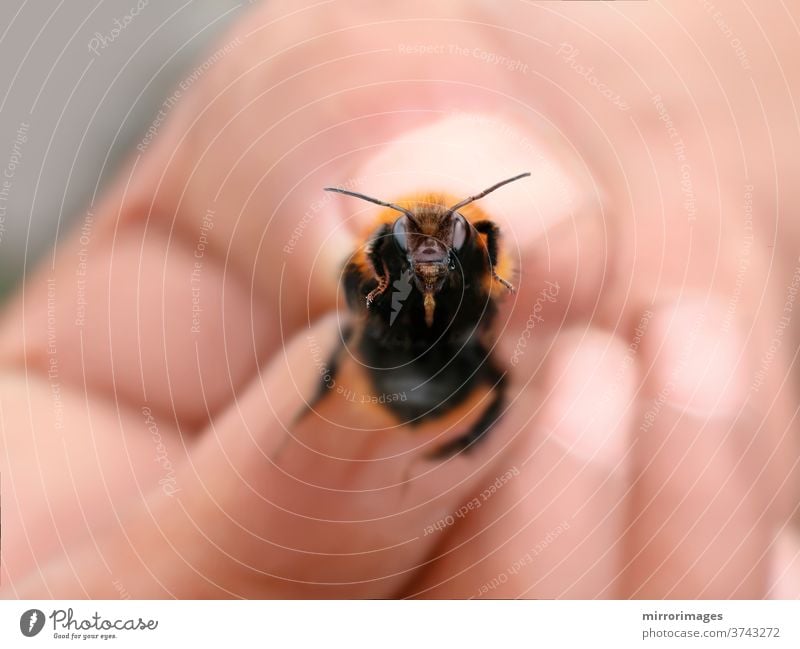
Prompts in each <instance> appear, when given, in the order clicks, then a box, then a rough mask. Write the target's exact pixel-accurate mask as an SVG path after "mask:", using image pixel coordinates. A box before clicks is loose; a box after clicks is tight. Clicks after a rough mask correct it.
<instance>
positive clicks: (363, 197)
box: [322, 187, 416, 223]
mask: <svg viewBox="0 0 800 649" xmlns="http://www.w3.org/2000/svg"><path fill="white" fill-rule="evenodd" d="M322 189H323V191H326V192H337V193H339V194H345V195H346V196H355V197H356V198H360V199H361V200H364V201H369V202H370V203H375V205H382V206H383V207H390V208H392V209H393V210H397V211H398V212H402V213H403V214H405V215H406V216H407V217H408V218H410V219H411V220H412V221H414V222H415V223H416V219H415V218H414V214H413V213H412V212H411V210H407V209H406V208H405V207H400V206H399V205H395V204H394V203H387V202H386V201H382V200H380V199H377V198H372V196H367V195H366V194H359V193H358V192H351V191H350V190H349V189H342V188H340V187H323V188H322Z"/></svg>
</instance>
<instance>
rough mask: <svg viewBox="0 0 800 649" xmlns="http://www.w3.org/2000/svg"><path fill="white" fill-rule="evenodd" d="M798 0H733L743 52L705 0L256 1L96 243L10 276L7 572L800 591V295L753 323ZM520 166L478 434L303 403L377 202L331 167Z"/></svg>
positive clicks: (772, 305)
mask: <svg viewBox="0 0 800 649" xmlns="http://www.w3.org/2000/svg"><path fill="white" fill-rule="evenodd" d="M782 11H786V8H784V7H782V6H781V8H780V9H776V10H775V11H774V12H772V13H768V12H766V10H765V9H764V8H762V7H755V6H754V7H748V8H746V10H745V9H744V8H742V9H740V8H735V7H730V8H726V9H725V19H726V21H727V24H728V25H729V26H730V27H731V29H733V30H735V33H737V34H739V35H740V38H742V39H744V38H745V34H746V35H747V43H746V45H745V47H746V49H747V53H748V55H749V57H750V58H749V61H750V64H751V66H752V68H753V70H755V72H748V71H745V70H743V69H742V65H741V63H740V61H739V60H738V59H737V58H736V57H735V55H734V54H732V48H731V44H730V42H729V41H728V40H726V39H725V36H724V35H723V34H721V32H720V28H719V26H718V24H717V23H715V22H714V20H712V19H711V17H710V16H709V14H708V13H707V12H706V11H704V10H703V8H702V6H701V5H699V4H697V3H688V2H687V3H683V4H678V5H675V6H673V3H670V7H669V8H666V7H663V6H661V5H660V4H658V3H627V4H624V5H621V6H615V7H613V8H611V7H609V6H607V5H602V4H601V3H589V4H585V3H560V4H558V5H554V4H550V3H547V4H545V5H528V4H523V3H518V4H513V5H511V6H508V7H504V8H503V11H502V12H500V11H499V9H493V8H492V6H491V5H490V4H489V3H486V4H481V3H475V4H471V5H469V6H468V7H465V6H464V5H462V4H459V5H456V4H454V3H453V4H451V3H447V2H445V3H435V5H434V6H429V4H423V3H414V2H412V3H402V4H397V5H396V6H393V7H391V8H390V9H386V8H379V7H378V6H377V5H375V3H363V4H362V3H358V2H349V3H328V4H322V5H320V6H316V5H314V6H312V5H309V6H308V7H301V6H299V5H297V4H295V3H293V4H292V5H291V8H290V7H289V6H288V5H287V6H281V5H280V4H278V3H269V6H264V7H257V8H254V9H253V10H252V11H251V12H250V13H249V14H247V15H246V16H245V17H244V18H242V19H241V21H240V22H239V23H238V24H237V25H236V26H235V27H234V28H233V30H232V32H230V33H229V34H228V35H226V36H225V37H223V39H222V40H221V41H220V42H221V44H224V43H227V42H230V41H232V40H233V39H234V38H236V37H237V36H238V37H239V38H240V42H239V43H238V44H237V45H236V47H235V48H234V49H233V50H232V51H231V53H229V54H228V55H226V56H225V57H223V58H222V59H220V60H219V61H218V62H217V63H215V65H214V66H213V67H211V68H209V69H208V71H207V72H206V73H205V74H204V76H203V77H202V79H201V80H199V81H198V82H197V83H196V84H195V85H194V86H193V87H192V90H191V91H190V92H187V93H186V94H185V95H184V96H183V97H182V99H181V102H180V104H179V105H178V106H176V107H175V108H174V109H172V113H171V114H170V118H169V122H168V123H167V124H166V125H165V126H164V127H163V130H162V131H161V132H160V133H159V134H158V137H157V138H156V139H155V140H154V142H153V143H152V144H151V145H150V147H149V148H148V149H147V152H146V153H145V154H144V155H141V156H138V155H137V156H135V157H132V158H131V159H130V160H129V162H128V164H127V165H126V166H125V167H124V168H123V169H122V170H120V172H119V174H118V176H117V177H116V180H115V181H114V182H113V183H112V184H111V185H110V186H109V187H108V189H107V191H106V193H105V194H104V196H103V198H102V200H101V201H100V202H98V204H97V205H95V206H93V207H92V211H91V221H90V222H89V221H86V223H88V224H89V226H90V230H91V233H90V241H89V243H88V246H87V245H86V242H85V241H83V242H82V241H81V233H80V232H79V231H78V230H76V231H74V232H73V233H72V234H71V235H70V236H67V237H66V238H65V239H64V240H63V241H61V242H59V244H58V246H57V248H56V250H55V251H54V256H53V259H52V260H53V263H52V264H51V263H50V260H47V261H46V262H44V263H43V264H42V266H41V268H40V269H39V270H38V272H36V273H34V274H32V275H31V276H30V277H29V279H28V280H27V282H26V283H25V285H24V287H23V288H22V289H21V290H20V292H19V294H18V295H17V296H16V297H15V299H13V300H12V301H11V302H10V304H9V305H8V306H7V307H6V309H5V311H4V314H3V318H2V322H1V323H0V327H1V328H2V329H1V330H0V367H1V368H2V376H1V377H0V381H2V389H0V431H1V432H2V434H1V435H0V480H2V485H1V486H2V493H3V496H4V500H3V508H2V517H3V518H2V529H3V534H2V537H3V554H2V564H0V565H1V567H2V574H0V577H1V578H2V579H1V580H0V583H2V586H0V593H2V594H3V595H4V596H5V597H35V598H39V597H65V598H72V597H93V598H114V597H118V596H125V595H129V596H131V597H143V598H149V597H397V596H407V597H408V596H424V597H577V598H594V597H615V598H626V597H636V598H661V597H680V598H694V597H710V598H727V597H742V598H761V597H796V596H798V595H800V557H798V550H799V549H800V544H798V541H797V532H796V531H795V527H794V522H793V519H794V518H796V513H797V512H796V510H797V502H798V500H797V494H798V485H797V458H798V448H797V435H796V432H797V426H796V419H795V416H796V412H797V401H798V400H797V394H798V392H797V385H796V373H795V372H794V370H793V367H792V366H793V362H794V357H795V353H796V350H797V317H798V316H797V315H796V314H794V316H793V317H790V319H789V323H788V325H787V327H786V329H785V331H784V330H783V329H781V330H780V331H781V334H780V336H781V342H780V344H779V347H778V348H777V349H774V350H773V351H770V344H771V342H770V341H772V340H773V339H774V338H775V336H776V331H777V330H778V329H777V328H778V326H779V324H780V322H781V320H780V319H781V317H782V316H784V315H786V313H785V312H784V311H785V303H786V300H787V290H788V287H790V286H791V285H792V281H793V280H792V277H793V272H794V269H795V268H796V267H797V265H798V259H797V244H798V242H800V225H798V223H799V222H798V221H797V219H791V218H789V217H788V216H787V215H791V214H794V213H796V212H797V210H798V208H800V200H799V199H800V195H798V190H797V183H796V178H797V176H798V171H800V169H798V159H797V156H796V155H795V152H796V151H797V150H798V145H800V142H798V128H797V118H796V115H795V113H794V111H793V108H792V106H793V103H792V100H793V99H796V98H795V97H794V94H796V93H797V88H800V83H798V82H800V69H798V63H797V57H796V56H792V55H791V52H793V51H795V50H796V36H797V34H796V31H793V29H795V30H796V28H794V27H792V24H793V23H792V22H791V21H790V20H787V19H786V16H783V15H781V12H782ZM759 12H761V13H759ZM420 17H424V18H425V20H418V19H419V18H420ZM756 23H757V25H758V26H759V28H760V29H761V30H763V31H758V30H757V29H753V25H754V24H756ZM794 24H795V25H796V24H797V17H796V16H795V20H794ZM537 39H539V40H537ZM542 41H545V43H542ZM420 43H421V44H433V45H436V44H457V45H458V46H459V47H461V48H466V49H465V50H464V51H466V52H467V54H466V55H462V54H451V53H450V50H449V49H448V50H447V51H446V52H445V51H444V50H442V51H441V52H438V53H437V51H432V52H431V53H429V54H424V53H423V54H420V53H407V50H401V49H400V46H401V45H403V46H405V45H414V44H420ZM695 43H700V44H702V49H697V46H696V45H695ZM448 47H449V45H448ZM570 48H571V49H570ZM381 50H388V51H381ZM673 50H674V51H673ZM576 51H577V54H576V53H575V52H576ZM473 52H475V53H477V54H473ZM481 52H483V53H497V54H498V55H502V56H505V57H507V60H509V61H517V60H518V61H520V62H523V63H527V65H528V68H527V71H522V70H520V69H509V68H507V67H503V66H500V65H495V64H491V63H488V62H486V61H485V60H483V59H481V58H480V56H481V55H480V53H481ZM570 57H571V58H570ZM577 66H584V68H585V67H588V66H594V67H593V71H592V72H590V73H588V74H587V73H586V70H585V69H579V68H578V67H577ZM591 74H594V75H596V77H595V78H596V79H597V80H602V81H603V82H604V83H605V84H606V86H607V88H609V89H612V90H613V93H614V94H616V95H619V96H620V97H623V98H624V100H625V101H626V102H627V106H628V108H627V110H622V109H620V107H619V105H618V104H617V105H615V104H614V103H613V102H612V101H611V100H609V99H608V98H607V97H606V96H604V95H602V94H601V93H600V91H599V90H598V88H597V86H596V85H593V84H592V83H591V82H590V81H589V78H590V77H591ZM754 88H755V91H754ZM654 94H659V95H660V97H661V102H662V104H663V109H664V110H663V111H662V112H661V113H659V110H660V109H659V107H658V103H657V102H655V101H654V100H653V95H654ZM665 114H666V115H667V116H668V117H669V118H670V119H671V120H672V122H673V126H674V129H675V131H674V132H673V134H677V136H674V137H671V135H670V132H669V131H668V130H667V126H666V125H665V120H664V119H663V116H664V115H665ZM659 115H661V118H659ZM678 138H680V139H681V140H682V141H683V143H684V144H685V146H686V152H685V155H686V156H687V159H686V160H687V161H688V163H689V166H688V169H687V167H683V166H682V163H681V161H680V160H679V159H678V157H679V154H678V153H677V151H678V149H677V148H676V139H678ZM521 171H531V172H532V177H531V179H530V180H529V181H524V182H518V183H513V184H511V185H509V186H508V187H507V188H504V189H503V190H501V191H498V192H496V193H494V194H492V195H491V196H487V197H486V198H485V199H483V200H482V201H481V204H480V205H481V209H483V210H485V211H486V212H487V213H488V214H491V215H492V218H493V219H494V220H495V221H496V222H497V223H498V224H499V225H500V227H501V231H502V232H503V235H504V242H505V243H504V245H505V246H506V250H507V252H508V254H509V255H510V257H511V258H512V259H513V260H514V263H515V266H516V267H517V273H516V277H514V278H509V279H511V280H512V281H513V283H514V284H515V286H516V287H517V292H516V294H515V295H514V296H512V297H510V298H509V299H507V300H506V301H505V302H504V304H503V309H502V311H501V314H500V316H499V317H498V344H497V347H496V349H495V351H494V353H495V354H496V356H497V358H498V359H501V360H504V361H505V362H506V363H507V365H508V367H509V382H510V388H509V395H510V406H509V408H508V410H507V412H506V413H505V415H504V417H503V419H502V421H501V423H500V424H499V425H498V426H497V427H496V429H495V430H494V431H493V434H492V436H491V437H490V439H489V440H487V442H486V443H485V444H484V445H482V446H481V447H480V449H479V450H478V451H476V452H475V453H473V454H470V455H468V456H463V455H462V456H458V457H455V458H453V459H452V460H450V461H447V462H431V461H429V460H427V459H426V458H427V455H428V453H429V452H430V450H431V449H432V448H434V447H435V446H439V445H442V444H444V443H446V442H447V441H448V440H449V439H452V438H454V437H457V436H458V434H459V433H460V432H461V431H460V430H455V429H448V430H434V429H431V430H428V431H421V432H419V431H417V432H415V431H412V430H409V429H405V428H398V427H396V426H394V425H393V422H392V421H391V420H388V419H386V415H385V412H384V411H383V410H381V409H380V408H375V407H364V406H361V405H360V404H351V405H349V406H348V405H343V406H342V407H340V408H334V409H333V410H332V411H331V412H328V413H318V414H317V415H316V416H317V417H319V419H315V420H314V423H313V425H311V424H309V423H308V421H306V423H305V424H301V425H293V424H292V422H293V421H295V419H296V417H297V415H298V414H299V413H300V412H302V411H303V408H304V403H305V401H306V400H308V399H309V398H310V397H311V395H312V394H313V392H314V389H315V387H316V385H317V382H318V380H319V376H320V361H319V359H320V358H322V359H325V358H327V356H328V353H329V351H330V350H332V349H333V348H334V347H335V343H336V341H337V337H338V336H339V327H340V326H341V321H340V319H339V317H338V316H337V315H336V309H337V305H338V306H340V307H341V298H342V296H341V294H340V293H339V292H338V288H337V281H338V278H339V274H340V269H341V267H342V264H343V263H344V261H345V260H346V258H347V256H348V255H349V254H351V252H352V250H353V249H354V248H355V246H356V244H357V241H358V240H359V239H358V236H357V233H358V232H360V231H361V230H362V229H363V228H364V226H365V225H368V224H370V223H371V222H372V220H373V219H374V217H375V214H376V210H377V209H378V208H377V207H375V206H370V205H367V204H360V203H358V202H351V201H350V200H349V199H348V200H347V201H345V200H344V199H342V197H337V198H336V199H334V198H332V197H330V196H328V197H327V202H326V203H325V204H324V206H323V207H322V208H321V209H318V210H316V211H314V210H313V208H312V204H313V203H314V201H319V200H323V199H324V197H323V192H322V191H321V188H322V187H323V186H326V185H343V184H345V183H346V182H347V181H348V180H354V181H356V185H357V188H358V189H359V190H362V191H365V192H366V193H369V194H370V195H373V196H380V197H382V198H385V199H387V200H399V199H401V198H402V197H403V196H404V195H408V194H411V193H415V192H418V191H420V190H423V189H435V190H437V191H443V192H446V193H448V194H453V195H457V196H466V195H469V194H471V193H474V192H475V191H478V190H479V189H481V188H483V187H486V186H488V185H490V184H492V183H493V182H496V181H497V180H499V179H502V178H504V177H507V176H510V175H513V174H514V173H518V172H521ZM687 174H688V175H687ZM432 182H434V183H435V184H436V187H433V188H431V187H429V186H430V184H431V183H432ZM682 183H683V184H682ZM687 183H688V184H687ZM749 185H752V186H753V189H752V191H750V190H748V189H747V187H748V186H749ZM687 188H689V189H690V190H691V193H692V194H693V196H694V198H695V204H694V205H690V207H689V208H687V206H686V203H687ZM748 193H751V194H752V229H753V237H754V239H753V243H752V245H750V246H746V237H745V235H746V230H745V213H744V209H743V205H744V204H745V203H746V202H747V201H748V200H750V199H748V198H747V195H748ZM310 210H311V212H310V213H311V216H310V217H309V218H307V219H306V220H305V222H303V221H302V218H303V216H302V215H304V214H306V213H307V212H309V211H310ZM695 210H696V211H695ZM204 219H205V222H204ZM209 222H210V223H211V224H212V226H213V227H210V228H209V227H208V226H209ZM296 229H297V230H296ZM298 233H299V234H298ZM201 236H202V237H203V239H201ZM206 240H207V241H206ZM83 248H87V254H88V256H86V264H87V265H86V268H85V272H86V275H85V280H86V281H85V284H80V283H79V282H78V281H77V278H78V277H83V275H78V274H76V273H77V272H78V271H82V270H84V269H83V268H82V267H81V266H80V262H81V254H82V253H81V250H82V249H83ZM742 258H746V259H745V262H742V261H741V260H742ZM743 263H744V264H745V265H746V271H745V272H743V273H742V272H740V269H741V267H742V264H743ZM197 264H199V268H198V266H197ZM193 271H196V272H197V274H196V275H195V276H193V275H192V273H193ZM193 277H194V278H195V279H194V281H193V279H192V278H193ZM193 288H194V289H197V292H196V293H193ZM193 295H194V297H195V300H196V303H195V304H194V305H193V303H192V299H193ZM80 298H83V299H85V302H86V307H85V308H86V311H85V314H82V312H80V311H79V308H78V307H79V303H78V300H79V299H80ZM198 304H199V306H200V308H201V309H202V310H201V311H200V312H199V314H198V313H197V312H196V311H195V313H194V317H196V318H197V320H196V321H195V322H193V320H192V318H193V306H194V307H197V306H198ZM731 305H733V306H731ZM789 315H791V309H790V313H789ZM76 320H79V321H80V322H79V323H78V324H76ZM193 327H194V328H195V329H196V330H195V331H192V329H193ZM637 328H638V332H637ZM526 332H527V333H526ZM520 341H523V342H520ZM773 347H774V345H773ZM766 354H769V361H768V363H767V365H768V367H767V368H766V371H764V372H763V373H762V374H759V373H758V372H759V369H760V368H761V367H762V364H763V359H764V358H765V355H766ZM364 389H366V388H364ZM476 408H477V405H476ZM476 412H477V410H475V411H473V412H472V414H469V413H468V414H467V415H466V417H467V418H468V417H469V416H475V413H476ZM323 415H324V417H323ZM157 458H158V459H157ZM498 481H499V482H498ZM497 484H500V486H499V487H498V486H497ZM487 494H488V495H487ZM476 502H477V503H478V504H477V505H476V504H475V503H476ZM470 503H472V507H471V508H470V507H469V504H470ZM464 508H466V509H464ZM457 511H461V512H462V515H460V516H458V517H455V516H454V517H453V519H452V524H451V523H449V522H448V521H450V520H451V519H449V518H448V516H453V513H454V512H457ZM429 530H432V531H429Z"/></svg>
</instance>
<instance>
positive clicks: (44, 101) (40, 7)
mask: <svg viewBox="0 0 800 649" xmlns="http://www.w3.org/2000/svg"><path fill="white" fill-rule="evenodd" d="M250 4H253V3H252V2H246V1H244V2H243V1H241V0H239V1H237V0H95V1H89V0H80V1H78V2H75V1H71V2H68V1H66V0H60V2H53V1H52V0H32V1H31V0H3V5H2V12H0V13H2V16H1V17H0V55H1V56H0V60H2V61H3V65H2V66H0V163H2V164H0V166H1V167H2V168H3V172H2V174H3V176H4V180H5V181H7V183H6V184H5V185H3V184H2V183H0V190H2V191H1V192H0V302H2V301H4V300H5V298H6V296H7V295H8V294H9V292H10V291H11V289H12V288H13V287H14V286H15V285H16V284H17V282H19V280H20V278H21V277H22V276H23V274H24V273H25V270H26V268H30V267H31V266H32V265H33V264H35V262H36V261H37V260H38V258H39V257H40V256H41V255H42V253H43V252H45V251H46V250H47V249H48V248H49V247H50V246H51V245H52V243H53V241H55V239H56V237H57V236H58V235H59V233H60V232H61V231H63V230H64V229H66V228H67V227H68V226H69V224H70V221H71V220H72V219H74V218H76V217H77V216H80V214H81V213H82V212H83V211H84V210H85V209H86V208H87V207H88V206H89V205H90V204H91V202H92V200H93V197H95V195H97V194H98V193H99V191H100V189H101V188H102V186H103V184H104V183H105V182H107V181H108V180H109V179H110V178H112V177H113V176H114V172H115V170H116V168H117V165H118V164H119V162H120V160H121V159H122V158H124V156H125V154H126V153H127V152H128V151H130V150H131V149H134V148H135V147H136V145H137V144H138V143H139V142H140V141H141V140H142V138H143V137H144V136H145V134H146V131H147V129H148V127H149V126H150V125H151V124H152V123H153V121H154V120H156V119H157V118H158V114H159V111H160V110H164V111H165V112H168V110H169V106H168V105H165V104H164V103H163V102H164V100H165V98H167V97H169V95H170V94H171V92H172V90H173V88H174V87H176V86H177V85H178V84H179V83H180V82H181V81H182V80H183V79H184V77H186V76H187V75H189V77H191V74H192V73H193V71H194V69H195V67H197V66H199V65H201V64H202V63H203V61H204V60H205V58H207V55H208V54H210V52H205V50H206V48H207V47H208V45H209V41H210V40H212V39H214V38H215V37H216V36H217V35H218V34H219V32H220V30H222V29H224V28H225V27H226V25H228V23H230V22H231V20H233V19H234V18H235V17H236V15H237V14H238V13H239V12H240V11H241V10H242V9H244V8H246V7H248V6H249V5H250ZM201 59H202V60H201ZM9 176H11V177H10V178H9Z"/></svg>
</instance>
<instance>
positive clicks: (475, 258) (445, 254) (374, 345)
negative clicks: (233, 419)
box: [311, 173, 530, 457]
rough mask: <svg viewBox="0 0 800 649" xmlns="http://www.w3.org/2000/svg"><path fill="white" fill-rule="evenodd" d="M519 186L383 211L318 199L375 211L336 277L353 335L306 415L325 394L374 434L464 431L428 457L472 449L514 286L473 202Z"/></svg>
mask: <svg viewBox="0 0 800 649" xmlns="http://www.w3.org/2000/svg"><path fill="white" fill-rule="evenodd" d="M529 175H530V173H522V174H519V175H517V176H514V177H512V178H508V179H506V180H503V181H501V182H498V183H496V184H494V185H492V186H491V187H489V188H487V189H485V190H483V191H482V192H480V193H478V194H475V195H473V196H469V197H467V198H465V199H463V200H454V199H452V198H451V197H448V196H445V195H442V194H435V193H433V194H424V195H419V196H415V197H411V198H409V199H406V200H403V201H400V202H398V203H389V202H386V201H383V200H379V199H377V198H373V197H370V196H367V195H365V194H360V193H357V192H353V191H349V190H347V189H341V188H337V187H326V188H325V190H326V191H331V192H338V193H340V194H346V195H348V196H354V197H356V198H359V199H362V200H365V201H369V202H371V203H375V204H377V205H380V206H381V207H383V208H385V209H384V210H382V211H381V212H380V214H379V215H378V223H377V224H376V225H375V226H373V227H372V228H371V230H370V232H369V233H368V235H367V237H366V243H365V244H364V245H362V246H360V247H359V248H358V249H357V250H356V251H355V253H354V254H353V256H352V257H351V259H350V260H349V261H348V262H347V264H346V267H345V269H344V273H343V280H342V286H343V289H344V293H345V295H346V298H347V304H348V306H349V308H350V310H351V311H352V312H353V315H354V318H353V324H352V325H350V326H349V328H348V329H347V330H346V331H345V332H344V336H343V344H342V347H341V348H340V349H339V350H338V351H337V352H336V353H335V355H334V357H333V358H332V359H331V361H330V362H329V363H328V372H327V373H326V381H325V382H324V384H323V385H322V386H321V387H320V390H319V393H318V395H317V398H316V400H315V402H314V403H312V404H311V406H312V408H315V407H316V405H318V404H319V403H320V402H321V401H323V400H324V399H325V398H326V395H327V394H328V393H330V392H332V391H333V392H338V394H339V396H340V397H342V396H344V397H345V398H347V396H348V395H350V396H351V397H352V398H351V399H350V400H351V401H359V402H361V403H369V404H371V406H372V407H373V408H374V409H375V412H376V415H378V417H377V420H378V421H379V422H381V423H383V424H389V423H390V421H392V420H393V422H394V425H408V426H413V427H422V428H426V429H430V430H436V429H441V428H442V427H444V426H449V425H451V424H452V423H453V422H454V421H455V422H463V421H467V422H468V424H467V426H466V430H465V431H464V433H463V434H462V435H460V436H459V437H458V438H457V439H455V440H454V441H451V442H449V443H448V444H447V445H446V446H445V447H444V448H441V449H439V450H438V451H437V452H436V453H435V454H434V455H435V456H436V457H444V456H449V455H452V454H453V453H457V452H460V451H462V450H467V449H470V448H472V447H473V445H474V444H475V443H476V442H477V441H478V440H480V439H481V438H482V437H483V436H484V435H485V434H486V433H487V431H488V430H489V429H490V428H491V427H492V425H493V424H494V423H495V421H496V420H497V419H498V417H499V416H500V414H501V412H502V406H503V399H504V385H505V379H504V374H505V373H504V371H503V370H502V369H501V368H500V367H498V366H497V365H496V363H495V362H494V360H493V358H492V357H491V355H490V353H489V351H488V350H489V348H490V345H491V339H490V336H491V325H492V322H493V320H494V318H495V315H496V312H497V308H498V306H497V305H498V302H499V300H500V299H502V297H503V296H504V295H505V294H507V293H509V292H513V291H514V287H513V286H512V284H511V283H510V282H509V281H508V279H507V277H509V276H510V273H511V266H510V263H509V260H508V258H507V256H506V255H505V254H504V253H503V251H502V250H501V246H500V231H499V228H498V226H497V225H496V224H495V223H494V222H492V221H491V220H489V219H488V218H487V216H486V215H485V214H484V213H483V212H482V211H481V210H480V209H478V207H477V206H476V205H473V203H474V202H475V201H477V200H478V199H480V198H482V197H484V196H486V195H487V194H489V193H491V192H493V191H495V190H496V189H498V188H500V187H502V186H504V185H506V184H508V183H510V182H513V181H516V180H519V179H521V178H524V177H526V176H529ZM398 213H399V216H398ZM344 364H346V365H348V369H347V371H346V372H345V375H344V376H342V375H341V372H342V369H343V365H344ZM380 410H382V411H383V412H379V411H380ZM387 412H388V413H390V416H389V417H387V416H386V415H387ZM448 418H449V419H448ZM359 420H360V421H363V420H364V416H363V413H362V414H361V416H360V417H359Z"/></svg>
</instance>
